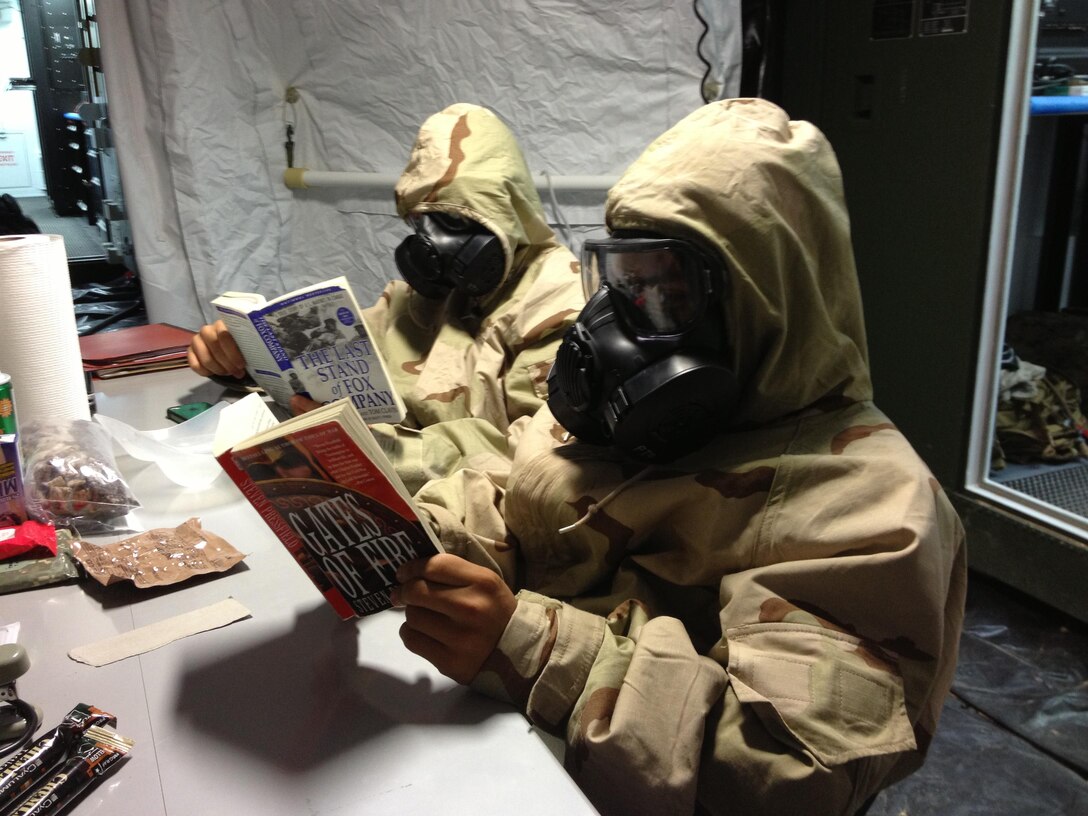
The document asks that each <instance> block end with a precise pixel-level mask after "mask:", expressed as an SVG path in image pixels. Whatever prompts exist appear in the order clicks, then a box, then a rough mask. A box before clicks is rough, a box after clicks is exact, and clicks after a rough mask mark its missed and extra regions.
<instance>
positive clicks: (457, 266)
mask: <svg viewBox="0 0 1088 816" xmlns="http://www.w3.org/2000/svg"><path fill="white" fill-rule="evenodd" d="M408 222H409V224H411V226H412V228H413V230H414V233H413V234H412V235H409V236H408V237H407V238H405V239H404V240H403V241H401V243H400V245H399V246H398V247H397V248H396V250H395V251H394V253H393V258H394V260H395V261H396V264H397V269H398V270H399V271H400V274H401V277H403V278H404V280H405V282H407V284H408V285H409V286H411V287H412V288H413V289H415V290H416V291H417V292H419V293H420V294H421V295H423V296H424V297H427V298H435V299H438V298H444V297H446V295H448V294H449V293H450V292H452V291H458V292H463V293H465V294H466V295H469V296H471V297H481V296H483V295H486V294H489V293H490V292H492V291H494V290H495V288H496V287H497V286H498V285H499V284H500V283H501V282H502V276H503V272H504V270H505V260H506V259H505V256H504V254H503V249H502V243H501V242H500V241H499V239H498V237H497V236H496V235H495V234H494V233H492V232H490V231H488V230H487V229H485V228H484V227H483V226H481V225H480V224H478V223H476V222H475V221H472V220H470V219H467V218H459V217H457V216H454V215H449V214H447V213H441V212H430V213H424V214H423V215H412V216H409V217H408Z"/></svg>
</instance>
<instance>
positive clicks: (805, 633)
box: [726, 623, 916, 766]
mask: <svg viewBox="0 0 1088 816" xmlns="http://www.w3.org/2000/svg"><path fill="white" fill-rule="evenodd" d="M726 637H727V639H728V641H729V675H730V679H731V682H732V685H733V689H734V691H735V692H736V695H737V698H738V699H739V700H740V701H741V702H742V703H746V704H748V705H752V706H754V707H755V708H756V710H757V711H758V713H759V716H760V718H761V719H762V720H763V721H764V723H765V724H766V725H767V726H768V728H769V729H770V730H771V731H772V733H776V734H778V735H779V736H780V738H784V739H788V738H789V737H792V739H793V740H795V741H796V742H799V743H800V744H801V745H802V746H803V747H804V748H806V749H808V750H809V751H811V753H812V754H813V755H814V756H815V757H816V758H817V759H818V760H819V761H820V762H822V763H823V764H825V765H828V766H830V765H839V764H842V763H844V762H847V761H849V760H852V759H857V758H859V757H865V756H874V755H880V754H890V753H897V752H900V751H909V750H913V749H914V748H915V747H916V743H915V739H914V730H913V729H912V728H911V724H910V720H909V719H908V717H907V710H906V703H905V701H904V697H903V680H902V678H901V677H900V675H899V672H898V670H897V668H896V665H895V663H894V662H890V661H888V660H883V659H880V658H877V657H875V656H874V653H873V651H872V650H871V649H868V648H866V647H865V646H864V644H863V642H862V641H861V639H860V638H856V637H853V636H851V635H847V634H845V633H842V632H836V631H832V630H828V629H824V628H821V627H819V626H807V625H803V624H788V623H766V624H753V625H751V626H742V627H737V628H735V629H730V630H729V631H728V632H727V633H726Z"/></svg>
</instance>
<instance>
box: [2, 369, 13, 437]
mask: <svg viewBox="0 0 1088 816" xmlns="http://www.w3.org/2000/svg"><path fill="white" fill-rule="evenodd" d="M13 433H15V395H14V394H12V391H11V375H10V374H5V373H4V372H3V371H0V434H13Z"/></svg>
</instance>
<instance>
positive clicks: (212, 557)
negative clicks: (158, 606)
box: [72, 518, 245, 589]
mask: <svg viewBox="0 0 1088 816" xmlns="http://www.w3.org/2000/svg"><path fill="white" fill-rule="evenodd" d="M72 550H73V555H75V557H76V560H78V561H79V563H80V564H82V565H83V568H84V569H85V570H86V571H87V573H88V574H89V575H90V576H91V577H92V578H94V579H95V580H96V581H98V582H99V583H100V584H102V585H103V586H109V585H110V584H114V583H117V582H118V581H132V583H134V584H135V585H136V586H137V587H139V588H140V589H146V588H148V587H153V586H166V585H169V584H176V583H179V582H181V581H185V580H187V579H189V578H192V577H193V576H196V575H203V574H205V573H209V572H225V571H226V570H229V569H230V568H231V567H233V566H234V565H235V564H237V563H238V562H239V561H241V560H242V559H243V558H245V554H244V553H241V552H239V551H238V550H236V549H234V547H232V546H231V545H230V543H229V542H227V540H226V539H224V538H222V537H220V536H217V535H216V534H215V533H211V532H209V531H207V530H204V529H203V528H201V526H200V520H199V519H195V518H191V519H189V520H188V521H186V522H185V523H184V524H180V525H178V526H177V527H174V528H169V527H160V528H157V529H154V530H148V531H147V532H145V533H140V534H139V535H135V536H131V537H129V538H125V539H122V540H121V541H115V542H114V543H112V544H104V545H98V544H92V543H90V542H87V541H83V540H79V541H76V542H75V544H74V546H73V548H72Z"/></svg>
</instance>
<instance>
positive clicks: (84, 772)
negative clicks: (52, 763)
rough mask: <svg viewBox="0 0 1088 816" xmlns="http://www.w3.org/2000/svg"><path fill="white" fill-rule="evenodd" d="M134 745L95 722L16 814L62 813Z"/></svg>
mask: <svg viewBox="0 0 1088 816" xmlns="http://www.w3.org/2000/svg"><path fill="white" fill-rule="evenodd" d="M132 745H133V741H132V740H130V739H128V738H127V737H122V736H121V735H120V734H118V733H116V732H115V731H111V730H110V729H108V728H102V727H101V726H97V725H92V726H91V727H90V728H88V729H87V731H86V732H85V733H84V734H83V735H82V736H81V737H80V738H79V741H78V742H77V743H76V746H75V749H74V750H73V751H71V753H70V755H69V756H68V758H67V759H66V760H64V762H63V763H62V764H61V765H60V767H59V768H57V770H56V771H55V772H54V773H53V775H52V776H50V777H49V779H48V780H47V781H46V782H45V783H44V784H42V785H40V786H38V787H37V788H35V789H34V790H33V791H31V792H30V793H29V794H28V795H27V797H26V799H24V800H23V802H22V803H21V804H20V805H19V808H18V809H17V810H16V811H15V812H14V813H13V814H12V816H44V815H45V814H54V813H59V812H60V811H62V810H64V809H65V808H66V807H68V805H70V804H72V802H74V801H75V800H76V798H77V797H79V796H80V794H82V793H83V791H85V790H87V788H89V787H90V786H91V785H92V784H95V783H96V782H98V781H100V780H101V779H102V777H103V776H105V774H106V773H108V772H109V771H110V770H111V769H112V768H114V767H116V766H117V763H119V762H120V761H121V760H123V759H124V758H125V757H126V756H128V752H129V751H131V750H132Z"/></svg>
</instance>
